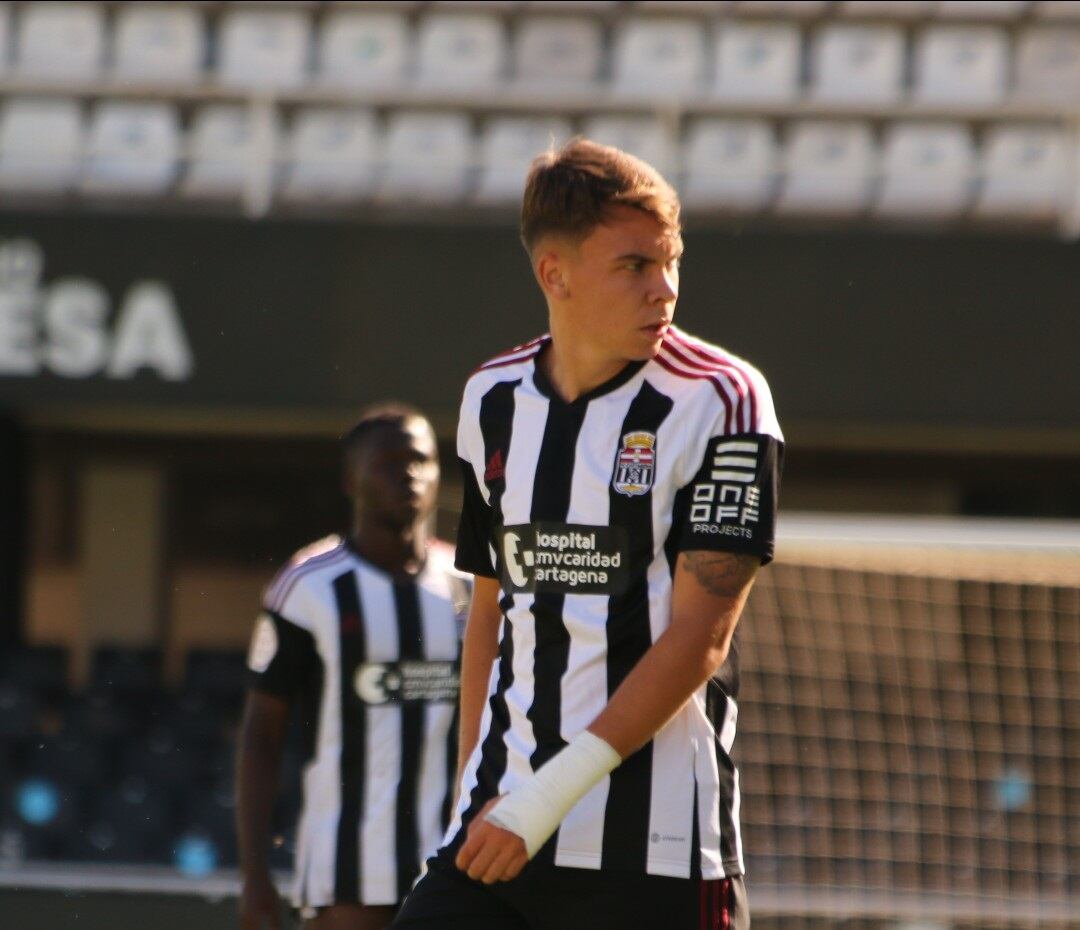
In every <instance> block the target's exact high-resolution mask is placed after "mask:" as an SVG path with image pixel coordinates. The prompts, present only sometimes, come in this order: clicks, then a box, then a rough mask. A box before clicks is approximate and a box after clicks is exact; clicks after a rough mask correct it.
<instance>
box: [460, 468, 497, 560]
mask: <svg viewBox="0 0 1080 930" xmlns="http://www.w3.org/2000/svg"><path fill="white" fill-rule="evenodd" d="M461 475H462V483H463V487H464V491H463V495H462V501H461V519H460V521H459V522H458V534H457V554H456V556H455V558H454V565H455V567H456V568H458V569H460V570H461V571H463V572H469V573H470V574H473V575H484V576H486V577H488V578H496V577H498V574H497V573H496V571H495V566H494V564H492V560H491V540H492V538H493V534H494V527H493V525H492V523H493V520H494V517H493V514H492V508H491V505H490V504H488V503H487V501H485V500H484V496H483V494H482V493H481V492H480V485H479V484H478V483H477V480H476V472H475V470H474V469H473V467H472V465H471V464H470V463H469V462H468V461H466V460H465V459H461Z"/></svg>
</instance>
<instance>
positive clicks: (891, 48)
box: [810, 24, 904, 104]
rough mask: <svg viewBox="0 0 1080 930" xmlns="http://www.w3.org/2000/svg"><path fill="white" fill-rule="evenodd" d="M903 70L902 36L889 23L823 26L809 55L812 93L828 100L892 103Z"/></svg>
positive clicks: (894, 99) (897, 91) (897, 94)
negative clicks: (885, 24)
mask: <svg viewBox="0 0 1080 930" xmlns="http://www.w3.org/2000/svg"><path fill="white" fill-rule="evenodd" d="M903 72H904V35H903V33H902V32H901V31H900V30H899V29H892V28H890V27H888V26H870V25H849V24H843V25H837V26H827V27H825V28H824V29H822V30H821V31H820V32H819V33H818V34H817V36H816V37H815V39H814V44H813V47H812V49H811V55H810V73H811V86H812V92H813V95H814V96H815V97H816V98H817V99H819V100H822V101H827V102H844V103H846V102H852V103H882V104H887V103H893V102H894V101H896V100H897V99H898V98H899V96H900V86H901V80H902V78H903Z"/></svg>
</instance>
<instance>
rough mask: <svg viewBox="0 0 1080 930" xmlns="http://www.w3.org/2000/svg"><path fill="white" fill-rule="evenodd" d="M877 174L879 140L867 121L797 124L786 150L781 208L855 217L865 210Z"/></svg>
mask: <svg viewBox="0 0 1080 930" xmlns="http://www.w3.org/2000/svg"><path fill="white" fill-rule="evenodd" d="M873 172H874V138H873V134H872V133H871V131H870V126H869V125H868V124H866V123H848V122H844V123H840V122H837V123H833V122H825V121H818V120H807V121H804V122H799V123H796V124H795V125H794V126H793V127H792V128H791V131H790V135H789V136H788V140H787V146H786V148H785V152H784V180H783V183H782V185H781V188H780V197H779V199H778V201H777V207H778V209H779V210H780V211H782V212H784V211H787V212H794V213H828V214H837V215H839V214H851V213H857V212H859V211H861V210H862V209H863V208H865V207H866V206H867V204H868V202H869V198H870V185H871V183H872V180H873Z"/></svg>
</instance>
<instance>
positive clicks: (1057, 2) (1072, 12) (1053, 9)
mask: <svg viewBox="0 0 1080 930" xmlns="http://www.w3.org/2000/svg"><path fill="white" fill-rule="evenodd" d="M1034 12H1035V15H1036V16H1037V17H1039V19H1049V20H1073V21H1076V20H1080V0H1040V2H1039V3H1036V4H1035V11H1034Z"/></svg>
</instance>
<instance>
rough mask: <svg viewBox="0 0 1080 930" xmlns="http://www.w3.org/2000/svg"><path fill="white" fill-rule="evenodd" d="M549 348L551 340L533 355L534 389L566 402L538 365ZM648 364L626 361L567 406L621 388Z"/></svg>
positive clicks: (551, 398)
mask: <svg viewBox="0 0 1080 930" xmlns="http://www.w3.org/2000/svg"><path fill="white" fill-rule="evenodd" d="M550 348H551V342H550V341H549V342H547V343H545V344H544V347H543V348H542V349H541V350H540V351H539V352H537V353H536V355H535V356H534V357H533V375H532V378H533V384H535V385H536V389H537V390H538V391H539V392H540V393H541V394H543V395H544V396H545V397H546V398H548V399H549V400H551V401H553V402H555V403H559V404H566V401H565V400H563V399H562V397H560V396H559V392H558V391H556V390H555V386H554V385H553V384H552V383H551V381H550V380H549V378H548V376H547V375H546V374H544V370H543V369H542V368H541V367H540V364H539V362H540V358H541V357H542V356H543V354H544V353H545V352H547V351H549V350H550ZM647 364H648V359H645V360H644V361H636V362H627V363H626V365H625V367H624V368H623V369H622V370H621V371H619V372H618V373H616V374H615V375H613V376H612V377H610V378H608V379H607V381H605V382H604V383H603V384H598V385H597V386H596V387H594V388H593V389H592V390H591V391H586V392H585V393H584V394H582V395H581V396H580V397H578V398H576V399H575V400H573V401H571V402H570V403H569V404H568V406H571V407H572V406H575V405H577V404H587V403H588V402H589V401H590V400H595V399H596V398H597V397H601V396H603V395H604V394H610V393H611V392H612V391H614V390H616V389H618V388H621V387H622V386H623V385H624V384H626V382H627V381H629V380H630V379H631V378H633V377H634V375H636V374H637V373H638V372H639V371H641V369H642V368H644V367H645V366H646V365H647Z"/></svg>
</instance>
